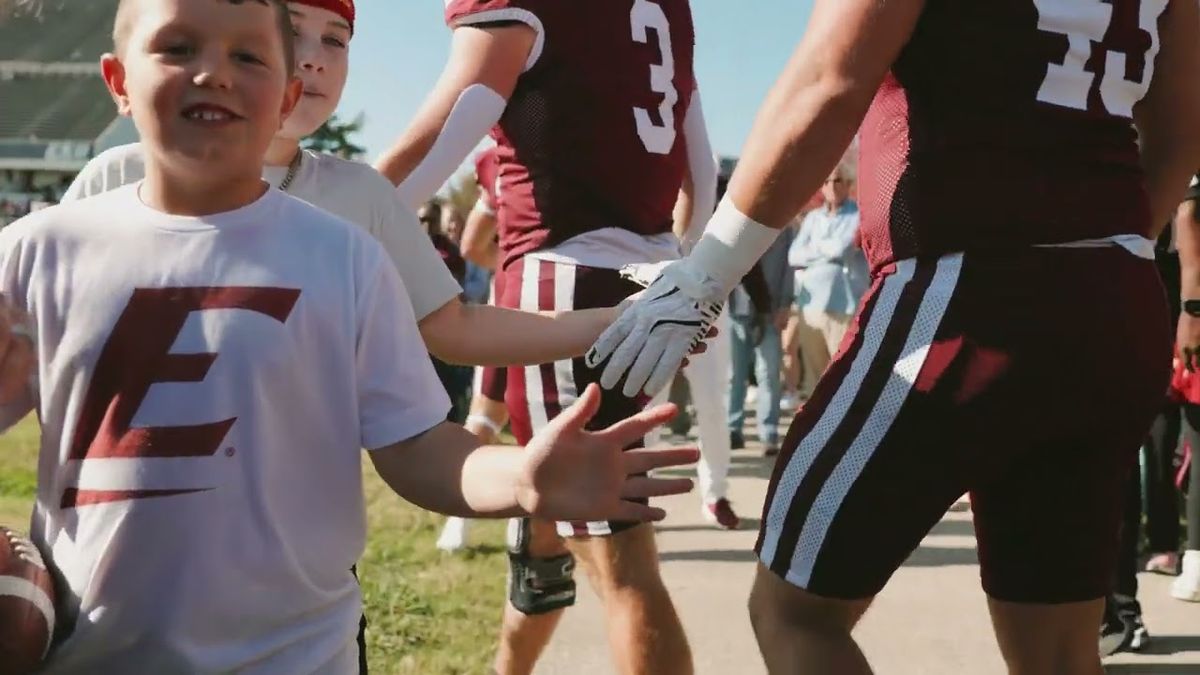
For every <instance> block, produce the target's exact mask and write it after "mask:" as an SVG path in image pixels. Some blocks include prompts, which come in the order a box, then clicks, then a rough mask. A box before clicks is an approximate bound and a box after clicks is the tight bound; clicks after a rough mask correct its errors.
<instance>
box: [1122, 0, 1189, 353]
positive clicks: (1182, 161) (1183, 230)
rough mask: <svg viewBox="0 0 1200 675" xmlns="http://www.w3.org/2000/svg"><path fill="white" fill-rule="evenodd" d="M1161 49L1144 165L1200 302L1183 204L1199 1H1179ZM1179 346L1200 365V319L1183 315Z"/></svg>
mask: <svg viewBox="0 0 1200 675" xmlns="http://www.w3.org/2000/svg"><path fill="white" fill-rule="evenodd" d="M1161 24H1162V25H1161V27H1160V30H1161V43H1162V48H1161V51H1160V52H1159V55H1158V59H1157V60H1156V61H1155V64H1154V69H1155V72H1154V79H1153V81H1152V83H1151V85H1150V90H1149V92H1147V94H1146V98H1144V99H1142V102H1141V103H1139V104H1138V105H1137V107H1135V108H1134V123H1135V124H1136V125H1137V128H1138V134H1139V136H1140V137H1141V144H1142V148H1141V150H1142V165H1143V166H1144V167H1145V170H1146V189H1147V191H1148V192H1149V195H1150V207H1151V210H1152V213H1153V217H1154V220H1153V221H1152V222H1153V224H1154V227H1155V228H1156V229H1155V233H1156V234H1157V233H1158V232H1159V231H1160V229H1161V228H1162V227H1163V226H1164V225H1165V224H1166V223H1167V222H1168V221H1170V219H1171V218H1172V216H1174V225H1175V240H1176V245H1177V247H1178V249H1179V265H1180V270H1181V278H1180V282H1181V283H1180V298H1181V300H1183V301H1184V302H1185V303H1186V302H1187V301H1188V300H1200V221H1197V219H1196V204H1195V202H1193V201H1190V200H1189V201H1186V202H1184V203H1183V204H1182V205H1180V203H1179V200H1180V196H1181V195H1183V193H1184V188H1185V186H1186V185H1187V181H1188V178H1189V177H1190V176H1193V175H1195V172H1196V169H1197V167H1200V135H1197V134H1196V130H1195V126H1196V120H1197V119H1200V10H1198V9H1197V5H1196V2H1194V0H1174V1H1173V2H1172V3H1171V4H1170V6H1169V7H1168V8H1167V12H1166V14H1165V15H1164V19H1163V21H1162V22H1161ZM1176 342H1177V345H1176V348H1177V349H1178V350H1179V356H1180V358H1181V359H1183V362H1184V365H1185V366H1186V367H1187V368H1188V369H1189V370H1195V369H1196V367H1197V366H1198V365H1200V363H1198V361H1200V317H1194V316H1192V315H1190V314H1189V313H1188V312H1187V311H1186V310H1185V311H1184V312H1183V313H1182V315H1181V316H1180V317H1179V328H1178V332H1177V335H1176Z"/></svg>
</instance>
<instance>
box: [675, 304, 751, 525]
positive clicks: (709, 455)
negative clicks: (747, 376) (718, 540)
mask: <svg viewBox="0 0 1200 675" xmlns="http://www.w3.org/2000/svg"><path fill="white" fill-rule="evenodd" d="M716 325H717V335H716V337H714V338H712V339H711V340H709V342H708V350H707V351H705V352H704V353H703V354H698V355H696V356H693V357H690V359H689V360H690V363H689V364H688V366H687V368H684V369H683V374H684V377H686V378H687V381H688V388H689V389H690V390H691V392H692V407H693V408H695V410H696V423H697V426H698V428H699V436H700V462H699V464H698V465H697V467H696V474H697V476H698V478H699V479H700V480H699V482H700V497H701V500H702V501H701V507H702V510H701V514H702V516H703V517H704V519H705V520H707V521H709V522H710V523H714V524H716V525H717V526H719V527H722V528H725V529H727V530H736V529H737V527H738V525H739V523H740V521H739V519H738V517H737V514H736V513H734V511H733V507H732V506H731V505H730V503H729V499H728V491H729V461H730V454H731V452H732V451H731V449H730V442H729V440H730V439H729V434H728V432H727V429H726V426H725V424H724V419H725V414H724V413H725V410H726V402H725V390H726V387H727V386H728V383H729V371H730V344H729V317H728V315H727V314H725V313H722V314H721V317H720V318H718V319H717V324H716Z"/></svg>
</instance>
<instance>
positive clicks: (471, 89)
mask: <svg viewBox="0 0 1200 675" xmlns="http://www.w3.org/2000/svg"><path fill="white" fill-rule="evenodd" d="M536 37H537V34H536V33H535V32H534V30H533V29H532V28H530V27H529V26H526V25H524V24H514V25H507V24H506V25H503V26H485V27H475V26H463V27H459V28H456V29H455V30H454V34H453V38H452V40H451V47H450V58H449V60H448V61H447V63H446V68H445V70H444V71H443V72H442V76H441V78H440V79H439V80H438V83H437V85H435V86H434V89H433V91H432V92H431V93H430V94H429V97H428V98H426V100H425V102H424V104H423V105H422V106H421V109H420V110H419V111H418V112H417V115H416V117H415V118H414V119H413V121H412V123H411V124H410V125H409V127H408V129H407V130H405V132H404V133H403V134H402V135H401V136H400V138H399V140H397V141H396V143H395V144H394V145H393V146H392V147H391V148H390V149H389V150H388V151H387V152H385V153H384V154H383V156H381V157H380V158H379V160H378V161H377V162H376V164H375V168H376V169H378V170H379V172H380V173H382V174H383V175H384V176H386V177H387V178H388V180H390V181H392V183H393V184H394V185H396V186H398V189H399V191H400V194H401V197H402V198H403V199H404V201H405V203H406V204H408V205H409V206H410V207H414V208H415V206H416V205H417V204H419V203H421V202H423V201H425V200H427V199H428V198H429V197H432V196H433V194H434V192H436V191H437V189H438V188H440V187H441V186H442V184H443V183H445V182H446V180H447V179H448V178H450V176H451V175H452V174H453V172H454V170H455V169H457V168H458V167H459V166H460V165H461V164H462V162H463V160H465V159H466V158H467V155H468V154H469V153H470V152H471V151H472V150H473V149H474V148H475V146H476V145H477V144H478V143H479V141H480V140H482V139H483V137H484V136H485V135H486V134H487V132H488V131H489V130H490V129H491V128H492V126H493V125H495V123H496V122H497V121H499V119H500V115H501V114H502V113H503V112H504V107H505V105H506V104H507V101H508V98H509V96H511V95H512V92H513V89H514V88H515V87H516V86H517V78H519V77H520V75H521V73H522V72H523V71H524V69H525V64H526V62H527V60H528V58H529V54H530V52H531V50H532V49H533V45H534V41H535V39H536Z"/></svg>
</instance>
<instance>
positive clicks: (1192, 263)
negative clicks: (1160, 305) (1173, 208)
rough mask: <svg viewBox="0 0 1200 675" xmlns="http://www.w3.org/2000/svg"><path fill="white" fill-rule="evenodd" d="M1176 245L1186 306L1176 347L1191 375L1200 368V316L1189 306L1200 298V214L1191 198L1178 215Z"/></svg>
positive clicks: (1181, 317) (1176, 337) (1180, 318)
mask: <svg viewBox="0 0 1200 675" xmlns="http://www.w3.org/2000/svg"><path fill="white" fill-rule="evenodd" d="M1174 224H1175V243H1176V246H1177V247H1178V249H1179V267H1180V274H1181V277H1180V281H1181V282H1182V283H1181V284H1180V288H1179V293H1180V296H1181V297H1180V300H1182V302H1184V303H1185V306H1184V309H1183V312H1182V313H1181V314H1180V315H1179V326H1178V328H1177V329H1176V334H1175V348H1176V349H1177V350H1178V356H1179V358H1180V359H1181V360H1182V361H1183V365H1184V367H1185V368H1187V369H1188V370H1189V371H1191V372H1196V370H1198V369H1200V317H1196V316H1192V315H1191V314H1190V313H1189V311H1188V307H1187V305H1186V303H1187V302H1188V301H1189V300H1198V299H1200V213H1198V212H1197V208H1196V202H1195V201H1193V200H1191V199H1189V200H1187V201H1185V202H1183V203H1182V204H1180V205H1179V209H1178V211H1177V212H1176V214H1175V223H1174Z"/></svg>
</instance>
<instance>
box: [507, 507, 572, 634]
mask: <svg viewBox="0 0 1200 675" xmlns="http://www.w3.org/2000/svg"><path fill="white" fill-rule="evenodd" d="M535 526H536V521H530V520H529V519H528V518H519V519H514V520H513V521H511V522H510V525H509V550H508V565H509V573H508V601H509V602H510V603H511V604H512V606H513V608H514V609H516V610H517V611H518V612H521V613H522V614H526V615H539V614H547V613H549V612H553V611H556V610H560V609H564V608H567V607H570V606H571V605H573V604H575V559H574V557H573V556H572V555H571V554H570V553H560V554H557V555H555V554H550V555H545V554H543V553H541V551H544V550H546V549H547V542H545V541H541V542H539V543H540V544H541V545H540V546H536V547H535V546H533V542H534V536H533V532H534V530H535ZM542 538H544V535H543V537H539V539H542Z"/></svg>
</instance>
